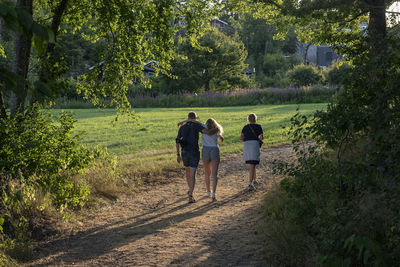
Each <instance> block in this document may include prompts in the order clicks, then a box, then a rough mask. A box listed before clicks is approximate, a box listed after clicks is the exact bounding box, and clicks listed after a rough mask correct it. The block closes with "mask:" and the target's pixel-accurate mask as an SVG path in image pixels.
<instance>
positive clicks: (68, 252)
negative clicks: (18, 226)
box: [24, 145, 293, 266]
mask: <svg viewBox="0 0 400 267" xmlns="http://www.w3.org/2000/svg"><path fill="white" fill-rule="evenodd" d="M291 156H293V154H292V150H291V146H289V145H284V146H278V147H270V148H263V149H262V152H261V163H260V165H259V166H258V167H257V177H258V180H259V181H260V184H259V185H258V186H257V190H256V191H251V192H249V191H248V190H247V184H248V182H247V181H248V166H246V165H245V164H244V163H243V160H242V156H241V154H236V155H231V156H228V157H223V158H222V160H221V165H220V170H219V183H218V188H217V199H218V200H217V201H216V202H211V199H210V198H208V197H207V196H206V194H205V186H204V172H203V170H202V166H201V165H200V166H199V169H198V173H197V179H196V188H195V193H194V197H195V198H196V200H197V201H196V203H193V204H189V203H188V199H187V194H186V192H187V184H186V181H185V179H184V177H183V176H182V175H177V176H176V177H172V178H170V179H171V181H170V182H169V183H166V184H161V185H156V186H151V187H147V188H146V189H145V190H143V191H141V192H140V193H137V194H135V195H132V196H127V197H123V198H121V199H119V200H118V201H117V202H115V203H113V204H111V205H107V206H104V207H102V208H100V209H97V210H95V211H92V212H90V213H89V214H88V215H87V216H85V217H84V219H83V221H82V224H81V225H80V226H79V227H78V228H79V231H78V232H76V233H74V234H71V235H65V236H62V237H58V238H53V239H52V240H47V241H42V242H41V243H39V244H38V248H37V251H36V259H35V260H34V261H32V262H30V263H27V264H24V265H25V266H269V264H268V262H267V261H266V260H265V259H263V258H262V253H261V252H262V247H263V244H262V242H267V241H265V240H264V241H261V239H260V238H258V237H260V234H259V232H258V226H259V224H260V222H261V209H260V207H261V205H262V204H263V199H264V196H265V194H267V193H268V191H269V190H270V188H271V186H273V184H274V183H277V182H278V180H279V179H280V178H279V177H276V176H273V174H272V166H273V162H274V160H287V159H288V158H289V157H291ZM182 173H183V172H182Z"/></svg>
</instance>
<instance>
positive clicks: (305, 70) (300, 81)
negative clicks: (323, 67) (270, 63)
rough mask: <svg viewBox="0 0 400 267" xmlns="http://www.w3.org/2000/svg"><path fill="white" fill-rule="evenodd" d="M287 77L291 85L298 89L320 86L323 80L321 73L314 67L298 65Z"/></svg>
mask: <svg viewBox="0 0 400 267" xmlns="http://www.w3.org/2000/svg"><path fill="white" fill-rule="evenodd" d="M287 75H288V77H289V81H290V83H291V84H292V85H294V86H296V87H299V86H310V85H314V84H318V83H319V82H321V80H322V74H321V71H320V70H319V69H318V68H317V67H316V66H312V65H297V66H295V67H294V68H293V69H292V70H290V71H288V74H287Z"/></svg>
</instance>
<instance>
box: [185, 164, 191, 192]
mask: <svg viewBox="0 0 400 267" xmlns="http://www.w3.org/2000/svg"><path fill="white" fill-rule="evenodd" d="M185 170H186V182H187V185H188V188H190V167H185Z"/></svg>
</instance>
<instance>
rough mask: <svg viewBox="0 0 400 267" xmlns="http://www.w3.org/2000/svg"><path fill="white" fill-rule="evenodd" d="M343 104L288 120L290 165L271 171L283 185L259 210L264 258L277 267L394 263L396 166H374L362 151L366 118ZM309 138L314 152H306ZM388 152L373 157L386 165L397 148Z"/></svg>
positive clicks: (397, 242)
mask: <svg viewBox="0 0 400 267" xmlns="http://www.w3.org/2000/svg"><path fill="white" fill-rule="evenodd" d="M343 101H344V100H342V101H341V102H340V103H338V104H336V105H333V104H331V105H330V106H329V107H328V111H326V112H322V111H319V112H316V113H315V114H314V117H313V118H312V120H310V118H309V117H306V116H300V115H298V114H297V115H296V116H294V117H293V118H292V126H291V128H290V130H289V133H290V136H291V139H292V140H293V142H294V143H295V144H296V146H295V151H296V153H297V161H296V163H289V164H278V165H277V168H276V169H275V171H277V172H279V173H280V174H283V175H285V176H286V178H284V179H283V180H282V181H281V183H280V187H279V189H278V190H277V193H275V195H272V196H270V198H269V199H267V201H268V202H267V203H266V205H265V207H264V210H265V224H264V227H263V228H262V229H263V232H264V235H265V238H266V239H268V240H269V241H271V243H270V244H268V246H267V247H266V255H267V257H269V259H271V261H273V262H274V263H276V264H277V265H290V266H292V265H293V266H296V265H297V266H305V265H323V266H325V265H328V266H393V265H396V264H397V263H398V262H399V261H400V253H399V252H400V238H399V236H400V228H399V220H398V218H400V209H399V206H400V169H399V166H398V164H396V165H395V164H390V167H389V168H383V167H382V166H377V164H376V163H375V159H374V156H375V155H374V154H375V153H376V152H375V151H374V150H372V151H371V152H369V151H368V150H365V149H366V148H369V147H371V144H370V141H368V139H366V138H365V135H363V134H362V133H363V129H365V128H366V124H365V120H367V119H368V118H367V117H365V116H362V112H354V111H355V110H353V109H351V108H349V107H347V106H346V105H345V102H343ZM351 107H352V108H354V107H356V105H351ZM351 114H352V115H351ZM363 121H364V122H363ZM353 122H354V123H353ZM397 123H398V121H397ZM364 134H365V132H364ZM311 137H312V138H314V140H316V141H317V142H318V143H319V144H321V146H319V147H317V146H316V145H307V144H309V141H307V139H309V138H311ZM384 145H385V144H384ZM393 146H394V147H397V148H392V150H391V151H387V152H386V154H385V155H383V154H380V156H381V157H382V156H383V157H384V158H385V160H386V161H387V162H389V163H391V160H393V157H395V156H396V155H397V154H396V153H398V152H397V151H398V143H397V144H392V147H393ZM348 147H351V150H350V149H346V148H348ZM327 148H330V149H327ZM331 149H332V150H331ZM333 149H335V150H336V151H335V150H333ZM397 158H398V157H397ZM271 199H272V200H271ZM299 239H300V240H299ZM298 246H301V247H302V249H298ZM304 255H307V257H305V256H304ZM310 261H311V262H310Z"/></svg>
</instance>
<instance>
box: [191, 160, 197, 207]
mask: <svg viewBox="0 0 400 267" xmlns="http://www.w3.org/2000/svg"><path fill="white" fill-rule="evenodd" d="M196 169H197V168H194V167H190V181H189V202H194V201H195V200H194V198H193V191H194V185H195V183H196Z"/></svg>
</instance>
